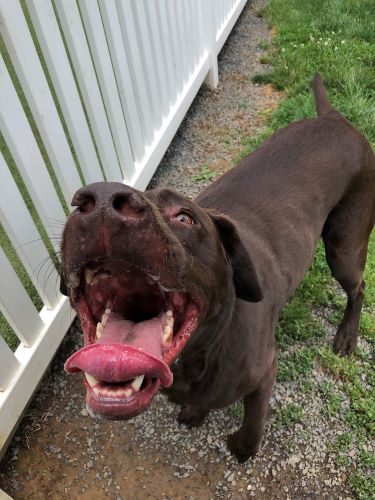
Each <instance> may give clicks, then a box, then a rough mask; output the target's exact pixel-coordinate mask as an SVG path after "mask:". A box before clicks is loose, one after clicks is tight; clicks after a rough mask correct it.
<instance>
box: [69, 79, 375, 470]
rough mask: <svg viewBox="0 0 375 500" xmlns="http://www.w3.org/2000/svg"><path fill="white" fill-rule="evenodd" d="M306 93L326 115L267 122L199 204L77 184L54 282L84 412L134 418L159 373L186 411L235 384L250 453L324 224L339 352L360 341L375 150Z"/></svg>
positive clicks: (234, 440)
mask: <svg viewBox="0 0 375 500" xmlns="http://www.w3.org/2000/svg"><path fill="white" fill-rule="evenodd" d="M314 93H315V98H316V106H317V110H318V114H319V118H316V119H310V120H302V121H300V122H296V123H293V124H291V125H290V126H288V127H286V128H285V129H282V130H280V131H279V132H277V133H276V134H274V135H273V136H272V137H271V138H270V139H268V140H267V141H266V142H265V143H264V144H263V145H262V146H261V147H260V148H259V149H258V150H257V151H255V152H254V153H253V154H251V155H250V156H248V157H247V158H245V159H244V160H243V161H242V162H241V163H240V164H239V165H238V166H237V167H236V168H234V169H232V170H231V171H229V172H228V173H226V174H225V175H223V176H222V177H221V178H220V179H219V180H217V181H216V182H214V183H213V184H212V185H210V186H209V187H208V188H207V189H205V190H204V191H203V193H202V194H201V195H200V196H199V197H198V198H197V199H196V200H195V202H192V201H189V200H187V199H186V198H184V197H182V196H180V195H179V194H177V193H175V192H173V191H171V190H169V189H161V190H156V191H148V192H146V193H141V192H139V191H137V190H135V189H132V188H131V187H128V186H125V185H123V184H119V183H96V184H92V185H90V186H87V187H84V188H82V189H80V190H79V191H78V192H77V193H76V195H75V197H74V199H73V202H72V205H73V206H77V207H78V208H77V210H76V211H74V212H73V213H72V215H71V216H70V217H69V220H68V222H67V224H66V227H65V230H64V234H63V240H62V246H61V251H62V252H61V256H62V291H63V292H65V293H69V296H70V299H71V303H72V306H73V307H74V308H75V309H76V311H77V313H78V315H79V316H80V319H81V324H82V329H83V333H84V340H85V347H83V348H82V349H81V350H79V351H77V352H76V353H74V354H73V355H72V356H71V357H70V358H69V360H68V361H67V362H66V365H65V368H66V370H67V371H68V372H74V371H84V372H85V373H86V379H85V384H86V387H87V397H86V401H87V407H88V409H89V411H90V413H92V414H94V415H99V416H104V417H108V418H117V419H121V418H130V417H131V416H133V415H136V414H137V413H139V412H141V411H143V410H144V409H146V408H147V407H148V406H149V404H150V402H151V400H152V398H153V396H154V394H155V393H156V392H157V390H158V389H159V387H160V386H161V385H163V386H165V387H169V389H168V390H167V392H168V395H169V397H170V399H171V400H172V401H174V402H177V403H180V404H182V405H183V407H182V410H181V411H180V413H179V420H180V421H181V422H184V423H187V424H189V425H197V424H199V423H200V422H201V421H202V419H203V418H204V417H205V416H206V415H207V414H208V412H209V410H210V409H212V408H222V407H224V406H226V405H229V404H231V403H233V402H234V401H237V400H238V399H240V398H243V400H244V407H245V416H244V422H243V425H242V427H241V428H240V429H239V430H238V431H237V432H235V433H234V434H233V435H231V436H229V440H228V444H229V447H230V449H231V451H232V452H233V453H234V454H235V455H236V456H237V457H238V459H239V460H240V461H244V460H246V459H247V458H248V457H250V456H251V455H254V454H255V453H256V452H257V450H258V448H259V444H260V440H261V436H262V431H263V426H264V421H265V418H266V414H267V408H268V401H269V397H270V394H271V392H272V387H273V384H274V381H275V377H276V371H277V358H276V346H275V335H274V330H275V325H276V322H277V320H278V316H279V313H280V310H281V308H282V307H283V306H284V304H285V303H286V301H287V300H288V299H289V297H290V296H291V295H292V293H293V291H294V290H295V288H296V287H297V285H298V284H299V282H300V281H301V279H302V278H303V276H304V274H305V273H306V271H307V269H308V268H309V266H310V264H311V262H312V260H313V257H314V253H315V249H316V246H317V242H318V240H319V238H320V237H321V236H322V237H323V240H324V244H325V249H326V256H327V261H328V264H329V266H330V268H331V271H332V273H333V275H334V276H335V277H336V279H337V280H338V281H339V283H340V284H341V286H342V287H343V289H344V290H345V292H346V293H347V295H348V302H347V307H346V310H345V314H344V318H343V320H342V323H341V325H340V326H339V329H338V331H337V334H336V337H335V341H334V350H335V352H336V353H340V354H341V355H346V354H348V353H351V352H352V351H353V350H354V349H355V347H356V343H357V336H358V324H359V316H360V311H361V306H362V302H363V296H364V282H363V278H362V274H363V269H364V266H365V260H366V251H367V245H368V239H369V235H370V233H371V230H372V228H373V225H374V218H375V159H374V155H373V153H372V151H371V148H370V146H369V144H368V142H367V141H366V139H365V138H364V137H363V136H362V135H361V134H360V133H359V132H358V131H357V130H355V129H354V128H353V127H352V126H351V125H350V124H349V123H348V122H347V121H346V120H345V119H344V118H343V117H342V116H341V115H340V114H339V113H338V112H337V111H335V110H334V109H333V108H332V107H331V105H330V104H329V102H328V101H327V98H326V95H325V90H324V86H323V84H322V82H321V80H320V77H319V76H316V77H315V80H314ZM178 356H179V359H178V362H176V363H175V364H174V365H173V367H172V371H171V369H170V366H171V365H172V362H173V361H175V360H176V359H177V357H178ZM172 372H173V373H172ZM172 382H173V384H172Z"/></svg>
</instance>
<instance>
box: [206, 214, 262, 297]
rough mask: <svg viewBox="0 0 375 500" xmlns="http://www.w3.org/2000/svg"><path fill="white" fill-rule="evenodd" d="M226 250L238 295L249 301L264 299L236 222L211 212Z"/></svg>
mask: <svg viewBox="0 0 375 500" xmlns="http://www.w3.org/2000/svg"><path fill="white" fill-rule="evenodd" d="M210 216H211V218H212V221H213V223H214V224H215V226H216V229H217V232H218V234H219V237H220V240H221V242H222V244H223V247H224V249H225V252H226V254H227V256H228V258H229V260H230V262H231V264H232V269H233V282H234V288H235V290H236V296H237V297H238V298H239V299H243V300H247V301H248V302H259V301H260V300H262V299H263V294H262V290H261V288H260V284H259V280H258V276H257V272H256V270H255V267H254V265H253V262H252V260H251V258H250V255H249V253H248V251H247V250H246V248H245V247H244V245H243V243H242V241H241V238H240V236H239V234H238V231H237V228H236V226H235V224H234V223H233V222H232V221H231V220H230V219H229V218H228V217H225V216H224V215H218V214H213V213H210Z"/></svg>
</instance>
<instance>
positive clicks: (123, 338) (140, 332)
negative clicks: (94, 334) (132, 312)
mask: <svg viewBox="0 0 375 500" xmlns="http://www.w3.org/2000/svg"><path fill="white" fill-rule="evenodd" d="M162 328H163V325H162V318H161V317H157V318H152V319H150V320H147V321H142V322H140V323H134V322H133V321H128V320H126V319H123V318H122V316H120V315H118V314H116V313H111V314H110V315H109V317H108V319H107V322H106V324H105V327H104V331H103V335H102V336H101V338H100V339H99V340H97V343H98V344H115V343H116V344H117V343H120V344H121V343H124V344H128V345H131V346H133V347H137V348H141V349H142V350H144V351H146V352H148V353H150V354H153V355H154V356H157V357H158V358H161V335H162Z"/></svg>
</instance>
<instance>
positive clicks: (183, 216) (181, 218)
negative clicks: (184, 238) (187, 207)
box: [175, 212, 194, 224]
mask: <svg viewBox="0 0 375 500" xmlns="http://www.w3.org/2000/svg"><path fill="white" fill-rule="evenodd" d="M175 218H176V220H178V222H182V224H194V221H193V218H192V217H191V215H189V214H187V213H185V212H181V213H180V214H178V215H176V217H175Z"/></svg>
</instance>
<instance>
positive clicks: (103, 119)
mask: <svg viewBox="0 0 375 500" xmlns="http://www.w3.org/2000/svg"><path fill="white" fill-rule="evenodd" d="M55 6H56V9H57V12H58V15H59V20H60V22H61V25H62V28H63V30H64V35H65V40H66V43H67V46H68V50H69V53H70V56H71V58H72V61H73V66H74V71H75V74H76V77H77V80H78V84H79V87H80V90H81V93H82V97H83V101H84V104H85V108H86V111H87V114H88V117H89V120H90V125H91V127H92V131H93V133H94V138H95V143H96V146H97V148H98V151H99V156H100V159H101V163H102V166H103V169H104V172H105V175H106V177H107V179H108V180H111V181H120V180H122V174H121V168H120V165H119V161H118V158H117V154H116V149H115V146H114V144H113V139H112V134H111V129H110V126H109V124H108V120H107V115H106V111H105V108H104V104H103V100H102V96H101V93H100V89H99V85H98V82H97V79H96V74H95V68H94V66H93V63H92V59H91V55H90V49H89V47H88V45H87V40H86V35H85V31H84V29H83V25H82V21H81V16H80V13H79V10H78V6H77V4H76V2H72V1H71V0H56V1H55Z"/></svg>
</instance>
